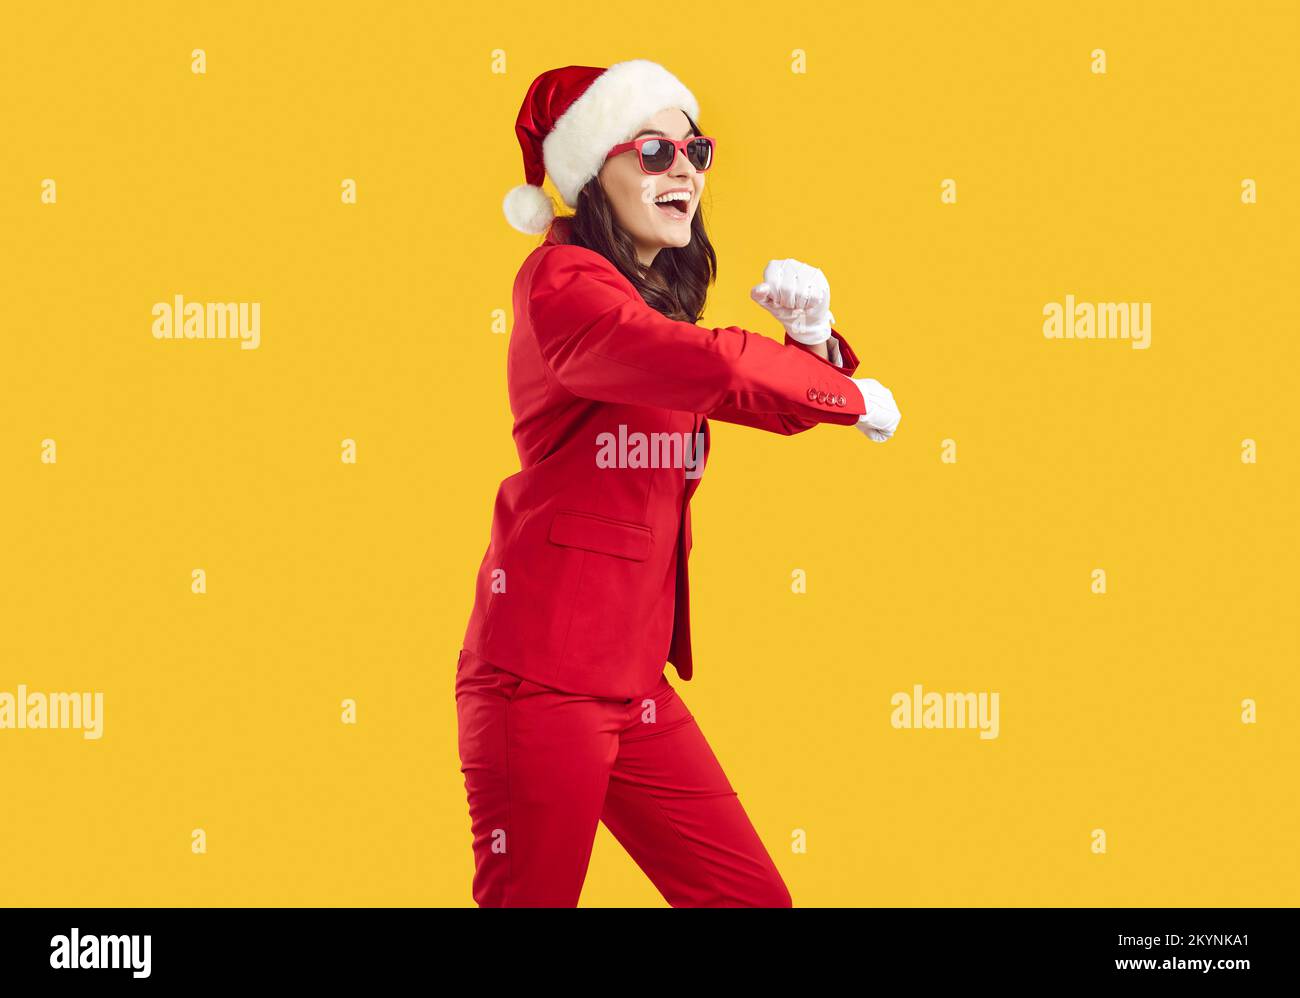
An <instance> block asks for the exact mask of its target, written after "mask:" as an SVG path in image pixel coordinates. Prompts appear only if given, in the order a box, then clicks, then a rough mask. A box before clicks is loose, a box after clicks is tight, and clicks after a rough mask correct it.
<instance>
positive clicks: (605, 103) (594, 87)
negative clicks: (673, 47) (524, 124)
mask: <svg viewBox="0 0 1300 998" xmlns="http://www.w3.org/2000/svg"><path fill="white" fill-rule="evenodd" d="M674 107H675V108H681V109H682V110H683V111H685V112H686V113H687V114H689V115H690V116H691V118H692V119H697V118H699V116H700V106H699V104H698V103H697V102H696V100H695V96H694V95H693V94H692V93H691V92H690V91H689V90H687V89H686V86H685V85H684V84H683V83H682V82H681V81H680V80H679V79H677V77H675V76H673V74H672V73H670V72H668V70H666V69H664V67H663V66H660V65H659V64H658V63H656V62H651V61H650V60H648V59H630V60H628V61H627V62H616V63H614V65H612V66H610V67H609V68H608V69H607V70H605V72H603V73H601V74H600V76H598V77H596V79H595V80H593V81H592V82H591V85H590V86H589V87H587V89H586V90H585V91H584V92H583V94H582V96H581V97H579V98H578V99H577V100H575V101H574V102H573V103H572V104H571V105H570V106H569V108H568V109H567V110H566V111H565V112H564V114H562V115H560V118H559V120H558V121H556V122H555V125H554V127H553V128H552V129H551V131H550V133H549V134H548V135H547V136H546V138H545V139H544V140H543V141H542V159H543V160H544V162H545V164H546V172H547V173H549V174H550V176H551V180H552V181H553V182H554V184H555V187H556V189H557V190H558V191H559V192H560V196H561V197H563V198H564V203H565V204H567V205H568V206H569V207H570V208H576V207H577V201H578V191H580V190H582V186H583V185H584V184H585V183H586V182H587V181H588V180H590V179H591V178H592V177H594V176H595V175H596V174H597V173H599V172H600V168H601V166H602V165H603V164H604V162H605V154H606V153H607V152H609V150H610V149H611V148H613V147H614V146H616V145H618V144H619V143H620V142H627V141H629V140H630V139H631V138H632V136H633V134H635V131H636V128H637V126H638V125H640V124H641V123H642V122H643V121H645V120H646V119H647V118H650V117H652V116H654V115H656V114H658V113H659V112H660V111H663V110H665V109H667V108H674Z"/></svg>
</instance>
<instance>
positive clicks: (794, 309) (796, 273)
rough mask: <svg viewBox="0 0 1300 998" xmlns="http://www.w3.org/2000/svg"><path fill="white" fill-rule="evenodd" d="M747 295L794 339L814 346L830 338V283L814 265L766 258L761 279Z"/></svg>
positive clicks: (833, 318) (833, 317) (833, 319)
mask: <svg viewBox="0 0 1300 998" xmlns="http://www.w3.org/2000/svg"><path fill="white" fill-rule="evenodd" d="M749 296H750V297H751V298H753V299H754V301H756V302H758V303H759V304H760V305H762V306H763V307H764V308H765V309H767V310H768V311H769V312H771V313H772V314H773V315H774V316H776V317H777V319H778V320H780V323H781V325H783V326H784V327H785V331H786V332H787V333H789V334H790V338H791V339H792V340H794V341H795V342H796V343H803V344H804V345H806V346H816V345H817V344H818V343H824V342H825V341H826V340H828V339H830V335H831V323H832V322H834V321H835V316H833V315H831V286H830V283H829V282H828V281H827V280H826V275H825V274H823V273H822V272H821V271H820V270H818V269H817V268H816V267H810V266H809V265H808V264H806V263H800V262H799V261H798V260H769V261H768V264H767V267H766V268H764V270H763V283H762V284H758V285H756V286H755V287H754V288H752V289H751V290H750V292H749Z"/></svg>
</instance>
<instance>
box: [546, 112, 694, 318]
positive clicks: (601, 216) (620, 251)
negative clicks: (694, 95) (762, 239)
mask: <svg viewBox="0 0 1300 998" xmlns="http://www.w3.org/2000/svg"><path fill="white" fill-rule="evenodd" d="M683 113H685V112H683ZM686 120H687V121H689V122H690V123H691V134H692V135H701V134H703V133H702V132H701V131H700V129H699V126H698V125H696V124H695V121H694V119H692V118H691V116H690V115H689V114H688V115H686ZM702 209H703V206H702V205H701V206H700V207H699V208H697V209H696V211H695V217H694V218H692V219H691V241H690V242H689V243H687V244H686V245H685V246H665V247H663V248H662V249H660V250H659V252H658V253H656V254H655V259H654V263H652V264H651V265H650V266H649V267H644V266H642V264H641V261H640V260H639V259H637V255H636V245H635V244H634V243H633V242H632V238H631V237H630V236H629V235H628V234H627V232H626V231H625V230H624V229H623V228H622V227H621V226H619V224H618V222H617V220H616V219H615V217H614V206H613V205H612V204H610V202H609V198H608V197H606V196H605V188H604V187H602V186H601V184H600V178H599V177H592V178H591V180H589V181H587V184H586V186H584V187H583V188H582V190H581V191H579V192H578V204H577V207H576V208H575V209H574V214H573V215H570V216H564V217H566V218H569V219H570V221H571V225H570V228H569V240H570V241H571V242H572V243H574V244H576V245H578V246H583V247H586V248H587V249H590V250H595V251H596V252H597V253H599V254H600V255H601V256H603V257H604V258H605V259H607V260H608V261H609V262H610V263H612V264H613V265H614V266H615V267H617V268H618V270H619V272H620V273H621V274H622V275H623V276H624V277H626V278H627V279H628V280H629V281H630V282H631V283H632V286H633V287H634V288H636V289H637V291H638V292H639V293H640V295H641V297H642V298H643V299H644V300H645V303H646V304H647V305H649V306H650V307H651V308H653V309H654V310H655V311H656V312H661V313H662V314H664V315H666V316H667V317H668V318H670V319H678V320H681V321H683V322H698V321H699V320H700V317H701V316H702V315H704V300H705V299H706V298H707V297H708V294H709V285H710V284H712V283H713V282H714V281H716V280H717V276H718V257H717V254H716V253H714V251H713V243H711V242H710V241H709V235H708V233H707V232H706V231H705V230H704V213H703V210H702Z"/></svg>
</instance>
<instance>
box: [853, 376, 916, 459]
mask: <svg viewBox="0 0 1300 998" xmlns="http://www.w3.org/2000/svg"><path fill="white" fill-rule="evenodd" d="M849 380H850V381H852V382H853V383H854V384H855V385H857V386H858V390H859V391H860V392H862V397H863V398H864V399H865V400H866V403H867V414H866V415H865V416H862V417H860V418H859V419H858V421H857V423H855V424H854V425H855V426H857V428H858V429H859V430H861V431H862V432H863V433H865V434H866V435H867V436H869V437H870V438H871V439H872V440H874V441H876V443H880V444H883V443H884V442H885V441H886V440H888V439H889V438H890V437H892V436H893V435H894V431H895V430H896V429H898V423H899V420H901V419H902V418H903V417H902V414H901V413H900V412H899V411H898V406H897V405H896V404H895V403H894V393H893V392H891V391H890V390H889V389H888V388H886V387H885V386H884V385H882V384H881V383H880V382H879V381H877V380H876V379H875V378H850V379H849Z"/></svg>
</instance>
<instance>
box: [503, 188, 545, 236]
mask: <svg viewBox="0 0 1300 998" xmlns="http://www.w3.org/2000/svg"><path fill="white" fill-rule="evenodd" d="M501 207H502V208H503V209H504V210H505V213H506V220H507V221H508V222H509V223H510V224H511V225H513V226H514V227H515V228H516V229H518V230H519V231H520V232H525V233H527V234H528V235H531V236H536V235H540V234H541V233H543V232H545V231H546V228H547V226H549V225H550V224H551V219H553V218H554V217H555V202H554V201H552V200H551V198H550V195H548V194H547V193H546V192H545V191H544V190H542V189H541V188H540V187H537V186H535V185H534V184H520V185H519V186H518V187H512V188H511V189H510V190H509V192H508V193H507V194H506V198H505V201H503V202H502V204H501Z"/></svg>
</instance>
